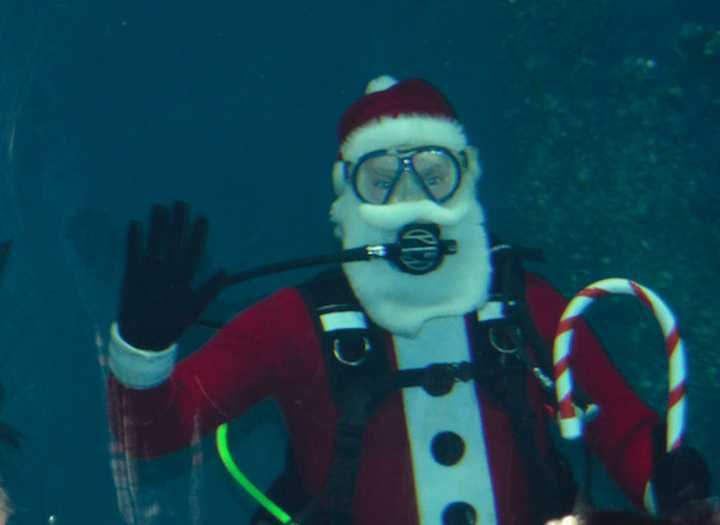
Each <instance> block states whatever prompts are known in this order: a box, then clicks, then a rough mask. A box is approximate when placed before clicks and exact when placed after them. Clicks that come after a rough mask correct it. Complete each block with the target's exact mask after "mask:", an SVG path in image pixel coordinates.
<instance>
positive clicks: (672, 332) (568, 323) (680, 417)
mask: <svg viewBox="0 0 720 525" xmlns="http://www.w3.org/2000/svg"><path fill="white" fill-rule="evenodd" d="M609 294H625V295H633V296H635V297H637V298H638V299H639V300H640V301H641V302H642V303H643V304H644V305H645V306H647V307H648V308H649V309H650V310H651V311H652V312H653V315H655V318H656V319H657V320H658V322H659V323H660V327H661V328H662V332H663V335H664V337H665V349H666V354H667V358H668V362H669V395H668V405H667V441H666V448H667V450H672V449H675V448H677V447H678V446H680V443H681V440H682V435H683V432H684V430H685V410H686V399H685V384H686V375H687V366H686V362H685V347H684V345H683V342H682V340H681V339H680V335H679V333H678V330H677V323H676V321H675V317H674V316H673V314H672V312H671V311H670V308H668V306H667V305H666V304H665V303H664V302H663V300H662V299H660V297H658V295H657V294H655V293H654V292H653V291H652V290H649V289H648V288H645V287H644V286H641V285H639V284H637V283H635V282H633V281H630V280H628V279H618V278H610V279H603V280H601V281H597V282H595V283H592V284H590V285H588V286H587V287H585V288H584V289H582V290H581V291H580V292H579V293H578V294H577V295H576V296H575V297H574V298H573V299H572V300H571V301H570V303H569V304H568V305H567V307H566V308H565V311H564V312H563V314H562V317H561V318H560V322H559V324H558V328H557V332H556V335H555V343H554V346H553V369H554V376H555V394H556V396H557V401H558V409H559V410H558V417H559V424H560V432H561V434H562V435H563V437H565V438H567V439H573V438H577V437H579V436H581V435H582V420H581V417H580V416H579V415H578V409H577V408H576V407H575V405H574V404H573V398H572V395H573V380H572V371H571V369H570V351H571V349H572V337H573V331H574V328H575V322H576V321H577V320H578V319H579V317H580V315H581V314H582V313H583V312H584V311H585V309H586V308H587V307H588V306H590V304H592V302H593V301H594V300H595V299H597V298H599V297H603V296H605V295H609Z"/></svg>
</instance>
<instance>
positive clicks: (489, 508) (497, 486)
mask: <svg viewBox="0 0 720 525" xmlns="http://www.w3.org/2000/svg"><path fill="white" fill-rule="evenodd" d="M527 299H528V304H529V306H530V311H531V314H532V318H533V320H534V321H535V323H536V326H537V328H538V330H539V332H540V333H541V335H542V336H543V337H544V338H545V339H546V340H548V341H550V340H551V339H552V336H553V335H554V330H555V329H556V327H557V321H558V319H559V318H560V314H561V313H562V310H563V308H564V305H565V300H564V299H563V298H562V296H561V295H560V294H558V293H557V292H556V291H554V290H553V289H552V288H551V287H550V286H549V285H548V284H547V283H545V282H544V281H542V280H540V279H539V278H538V277H536V276H534V275H529V276H528V281H527ZM468 317H469V316H465V317H455V318H448V319H445V320H442V321H440V322H439V323H438V324H437V325H436V326H432V327H429V328H430V329H429V330H428V331H427V332H425V331H424V333H423V336H422V337H419V338H414V339H410V338H399V337H392V336H391V335H389V334H388V340H389V341H390V343H391V344H390V348H391V351H392V359H391V362H392V363H393V366H394V367H397V368H399V369H404V368H418V367H421V366H424V365H427V364H430V363H427V362H425V361H424V359H423V357H422V353H421V352H419V351H418V348H417V347H418V346H419V345H425V344H441V345H443V349H444V352H445V355H446V356H447V359H448V361H453V360H455V361H465V360H469V345H470V341H469V340H468V338H469V334H468V330H467V327H468V326H469V323H470V319H469V318H468ZM280 320H282V321H280ZM575 337H576V345H577V348H578V349H581V350H578V351H576V352H574V356H575V357H573V362H572V367H573V370H574V376H575V379H576V381H577V383H578V384H579V385H580V387H581V388H582V389H583V390H584V391H585V392H587V394H588V395H589V396H590V397H591V398H592V399H593V401H594V402H595V403H597V404H598V405H599V407H600V416H599V417H598V418H597V420H595V421H594V422H592V423H590V424H589V425H588V428H587V436H586V439H587V440H588V443H589V444H590V446H591V447H592V449H593V450H594V451H595V452H596V454H597V455H598V457H599V458H600V459H601V460H602V461H603V463H604V464H605V466H606V467H607V469H608V471H609V472H610V474H611V475H612V476H613V477H614V478H615V479H616V480H617V482H618V483H619V484H620V486H621V487H622V488H623V489H624V491H625V492H626V494H627V495H628V496H629V497H630V498H631V499H632V500H633V501H634V502H635V503H637V504H641V502H642V499H643V493H644V490H645V487H646V482H647V481H648V480H649V478H650V476H651V472H652V458H653V450H652V432H653V430H654V429H655V428H656V426H657V425H658V423H659V419H658V417H657V415H655V414H654V413H653V412H652V411H651V410H649V409H648V408H647V407H646V406H645V405H644V404H643V403H642V402H641V401H639V400H638V398H637V397H636V396H635V395H634V394H633V393H632V392H631V390H630V389H629V388H628V387H627V386H626V385H625V383H624V381H623V380H622V378H621V377H620V375H619V374H618V372H617V371H616V370H615V368H614V367H613V365H612V364H611V362H610V361H609V360H608V358H607V357H606V354H605V353H604V351H603V350H602V348H601V347H600V345H599V344H598V342H597V341H596V339H595V337H594V336H593V334H592V333H591V331H590V330H589V329H587V328H586V327H585V326H581V327H580V328H578V330H577V331H576V336H575ZM529 381H530V382H531V386H530V392H531V396H530V399H531V400H532V401H533V403H534V405H535V410H536V411H537V413H538V414H540V415H541V414H542V410H543V408H542V396H541V394H540V392H539V389H538V386H537V384H536V383H535V382H534V381H532V380H529ZM110 386H111V397H110V399H111V402H112V414H113V421H114V423H115V425H114V426H115V428H116V429H122V430H121V431H120V432H119V434H120V435H121V436H123V438H124V440H125V442H124V446H125V447H126V448H127V449H128V450H129V451H130V452H131V453H132V454H134V455H137V456H140V457H153V456H157V455H160V454H163V453H167V452H170V451H173V450H176V449H178V448H180V447H183V446H186V445H188V444H189V443H190V442H191V441H192V440H193V439H194V438H196V437H197V436H198V435H199V434H204V433H206V432H210V431H212V430H214V429H215V428H216V427H217V426H218V425H219V424H221V423H222V422H224V421H228V420H230V419H232V418H234V417H235V416H238V415H240V414H242V413H243V411H244V410H246V409H247V408H248V407H250V406H252V405H253V404H254V403H256V402H258V401H259V400H261V399H263V398H266V397H272V398H274V399H275V400H276V401H277V402H278V403H279V405H280V407H281V408H282V412H283V414H284V416H285V420H286V423H287V427H288V432H289V435H290V443H291V447H292V451H293V458H294V461H295V464H296V466H297V469H298V473H299V475H300V478H301V479H302V482H303V483H304V488H305V490H306V491H307V492H308V493H309V494H315V493H317V492H318V491H319V490H320V489H321V487H322V485H323V483H324V481H325V476H326V474H327V472H328V469H329V466H330V463H331V460H332V455H333V451H334V442H333V437H334V431H335V423H336V421H337V412H336V409H335V406H334V403H333V400H332V396H331V392H330V388H329V384H328V378H327V376H326V370H325V364H324V362H323V357H322V354H321V345H320V341H319V339H318V334H317V331H316V329H315V326H314V321H313V317H312V312H310V311H309V310H308V308H307V307H306V305H305V303H304V301H303V299H302V297H301V295H300V294H299V293H298V291H297V290H296V289H286V290H282V291H279V292H278V293H276V294H275V295H273V296H271V297H269V298H268V299H266V300H264V301H262V302H261V303H258V304H257V305H256V306H254V307H252V308H250V309H248V310H246V311H244V312H243V313H242V314H240V315H239V316H237V317H236V318H235V319H233V320H232V321H231V322H230V323H228V325H227V326H226V327H225V328H223V329H222V330H221V331H220V332H219V333H218V334H217V335H216V336H215V337H214V338H213V339H212V340H210V341H209V342H208V344H207V345H206V346H205V347H204V348H203V349H202V350H200V351H198V352H196V353H194V354H193V355H191V356H190V357H188V358H186V359H185V360H183V361H181V362H180V363H178V364H177V366H176V367H175V368H174V370H173V372H172V375H171V376H170V377H169V378H168V379H167V380H165V381H164V382H162V383H161V384H160V385H158V386H156V387H153V388H144V389H133V388H128V387H125V386H123V385H121V384H120V383H119V382H118V381H117V380H115V379H111V385H110ZM538 421H539V422H542V421H543V418H542V417H539V418H538ZM447 432H452V433H453V434H454V435H457V436H460V438H461V439H462V441H463V443H464V453H463V457H462V459H461V460H460V461H458V462H457V463H456V464H453V465H443V464H441V463H439V462H438V461H437V459H436V458H435V457H434V456H433V451H432V442H433V439H434V438H435V437H436V436H437V435H438V434H441V433H447ZM543 435H544V434H543V432H542V431H541V429H540V428H539V429H538V439H539V441H540V443H539V446H540V447H541V449H542V447H543V446H545V444H543V443H542V436H543ZM524 468H525V467H524V466H523V465H522V461H521V454H520V452H519V450H518V445H517V442H516V439H515V437H514V436H513V435H512V430H511V425H510V422H509V418H508V415H507V414H506V413H503V411H502V410H501V409H499V408H498V407H496V406H495V405H493V404H492V403H490V402H489V401H488V400H487V399H486V398H485V397H484V396H483V395H482V394H481V392H480V391H479V389H478V387H477V385H476V384H474V383H458V384H457V385H455V387H454V388H453V390H452V392H450V393H449V394H447V395H446V396H440V397H434V396H430V395H428V394H427V393H426V392H425V391H424V390H423V389H421V388H413V389H405V390H404V391H403V392H402V393H395V394H393V395H392V396H391V398H390V399H388V400H387V401H386V402H385V403H384V404H383V405H382V407H381V408H380V409H379V411H378V413H377V414H376V415H375V416H374V417H373V418H372V419H371V421H370V423H369V426H368V428H367V431H366V435H365V438H364V443H363V456H362V463H361V468H360V471H359V473H358V480H357V485H356V492H355V498H354V504H353V508H354V513H353V514H354V516H355V524H356V525H366V524H368V525H369V524H376V523H394V524H398V525H400V524H408V525H414V524H417V523H422V524H437V525H440V524H442V523H443V521H442V515H443V512H444V511H445V509H446V508H447V507H448V505H452V504H453V503H457V502H464V503H468V504H470V505H472V507H473V508H474V510H475V512H476V513H477V516H478V518H477V523H498V524H525V523H532V518H533V517H532V516H531V515H529V514H528V513H529V512H531V509H528V508H527V506H526V504H525V502H527V501H530V496H529V494H528V493H527V491H528V490H529V487H528V484H527V480H526V478H525V471H524Z"/></svg>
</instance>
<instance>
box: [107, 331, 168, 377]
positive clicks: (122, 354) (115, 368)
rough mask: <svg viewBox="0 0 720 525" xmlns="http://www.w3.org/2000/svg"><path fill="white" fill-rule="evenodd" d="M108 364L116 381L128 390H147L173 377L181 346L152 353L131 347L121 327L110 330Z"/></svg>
mask: <svg viewBox="0 0 720 525" xmlns="http://www.w3.org/2000/svg"><path fill="white" fill-rule="evenodd" d="M108 354H109V355H108V358H109V359H108V364H109V366H110V370H111V371H112V374H113V375H114V376H115V378H116V379H117V380H118V381H120V383H122V384H123V385H125V386H126V387H128V388H134V389H136V390H144V389H148V388H153V387H155V386H158V385H159V384H161V383H163V382H164V381H165V380H166V379H167V378H168V377H170V375H171V374H172V371H173V368H174V367H175V360H176V358H177V344H173V345H171V346H170V347H169V348H167V349H165V350H161V351H159V352H151V351H148V350H141V349H139V348H135V347H134V346H131V345H129V344H128V343H127V342H126V341H124V340H123V339H122V337H120V331H119V329H118V324H117V323H113V324H112V326H111V327H110V345H109V348H108Z"/></svg>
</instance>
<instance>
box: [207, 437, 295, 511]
mask: <svg viewBox="0 0 720 525" xmlns="http://www.w3.org/2000/svg"><path fill="white" fill-rule="evenodd" d="M227 434H228V424H227V423H223V424H222V425H220V426H219V427H218V428H217V431H216V432H215V444H216V445H217V450H218V454H220V459H221V460H222V462H223V465H225V468H226V469H227V471H228V472H229V473H230V475H231V476H232V477H233V478H235V481H237V482H238V484H239V485H240V486H241V487H242V488H243V489H245V491H247V493H248V494H250V496H252V497H253V498H254V499H255V500H256V501H257V502H258V503H260V505H262V506H263V507H264V508H265V510H267V511H268V512H269V513H270V514H272V515H273V517H275V519H277V520H278V521H279V522H280V523H283V524H284V525H294V524H296V522H295V521H293V519H292V518H291V517H290V515H289V514H288V513H287V512H285V511H284V510H283V509H281V508H280V507H279V506H278V505H276V504H275V503H274V502H273V501H272V500H270V498H268V497H267V496H266V495H265V494H263V493H262V492H261V491H260V489H258V488H257V487H256V486H255V485H254V484H253V483H252V482H251V481H250V480H249V479H247V477H245V475H244V474H243V473H242V472H240V469H239V468H238V466H237V465H236V464H235V460H234V459H233V457H232V454H230V448H229V446H228V440H227Z"/></svg>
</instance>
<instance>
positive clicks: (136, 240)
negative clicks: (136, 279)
mask: <svg viewBox="0 0 720 525" xmlns="http://www.w3.org/2000/svg"><path fill="white" fill-rule="evenodd" d="M141 260H142V227H141V226H140V223H139V222H137V221H130V223H129V224H128V229H127V240H126V252H125V279H126V280H127V279H128V277H129V276H132V275H134V274H135V273H136V270H137V268H138V266H139V265H140V261H141Z"/></svg>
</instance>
